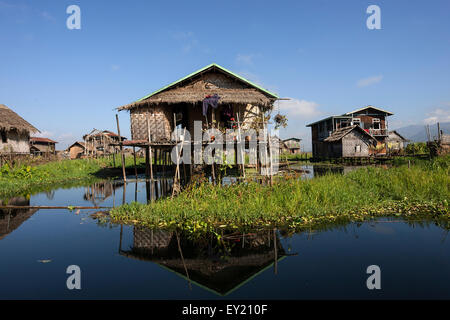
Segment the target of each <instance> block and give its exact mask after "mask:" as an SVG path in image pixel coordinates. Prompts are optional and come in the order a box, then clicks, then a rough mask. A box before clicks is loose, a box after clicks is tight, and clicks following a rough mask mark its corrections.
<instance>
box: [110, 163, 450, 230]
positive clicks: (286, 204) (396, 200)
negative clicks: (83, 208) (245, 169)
mask: <svg viewBox="0 0 450 320" xmlns="http://www.w3.org/2000/svg"><path fill="white" fill-rule="evenodd" d="M449 163H450V158H449V157H445V158H440V159H437V160H434V161H431V162H430V161H426V162H425V161H424V162H419V163H418V164H416V165H413V166H412V167H411V168H408V166H400V167H393V168H389V169H383V168H374V167H370V168H363V169H359V170H356V171H353V172H350V173H349V174H347V175H336V174H329V175H326V176H322V177H319V178H314V179H312V180H299V179H292V178H289V177H286V178H284V179H281V180H282V181H278V183H276V184H275V185H274V186H273V187H270V186H263V185H261V184H258V183H256V182H249V183H246V184H240V185H233V186H229V187H217V186H212V185H210V184H207V183H205V184H201V185H196V186H191V187H190V188H189V189H187V190H185V191H184V192H182V193H181V194H180V195H179V196H177V197H175V198H173V199H162V200H158V201H156V202H154V203H152V204H149V205H144V204H138V203H132V204H129V205H124V206H121V207H119V208H115V209H113V210H112V211H111V212H110V215H111V217H112V219H113V220H115V221H118V222H124V223H133V224H142V225H146V226H156V227H179V228H184V229H192V230H194V229H195V230H199V229H205V230H210V229H211V228H217V227H223V228H225V227H233V228H243V227H274V226H278V227H279V226H289V227H292V228H297V227H303V226H308V225H313V224H319V223H329V222H337V221H344V220H345V221H355V220H364V219H367V218H371V217H374V216H386V215H400V216H402V217H405V218H408V217H417V216H419V215H420V216H426V217H433V218H440V219H441V218H442V219H446V221H449V220H450V219H449V218H450V215H449V210H448V201H449V200H450V190H449V186H450V178H449Z"/></svg>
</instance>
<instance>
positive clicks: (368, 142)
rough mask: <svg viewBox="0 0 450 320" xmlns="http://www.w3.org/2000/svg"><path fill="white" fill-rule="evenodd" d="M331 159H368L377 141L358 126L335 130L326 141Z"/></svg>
mask: <svg viewBox="0 0 450 320" xmlns="http://www.w3.org/2000/svg"><path fill="white" fill-rule="evenodd" d="M324 143H325V144H324V146H326V148H327V150H325V151H326V154H327V157H329V158H348V157H368V156H369V155H370V152H371V151H370V150H371V148H372V147H375V146H376V145H377V140H376V139H375V138H374V137H373V136H372V135H370V134H369V133H368V132H367V131H365V130H363V129H362V128H361V127H360V126H358V125H353V126H350V127H344V128H340V129H337V130H335V131H334V132H333V133H331V135H330V136H328V137H327V138H325V139H324Z"/></svg>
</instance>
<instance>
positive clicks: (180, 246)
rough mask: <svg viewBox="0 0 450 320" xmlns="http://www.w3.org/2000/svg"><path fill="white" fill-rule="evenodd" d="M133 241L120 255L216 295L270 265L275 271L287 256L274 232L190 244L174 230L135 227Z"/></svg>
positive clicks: (248, 278)
mask: <svg viewBox="0 0 450 320" xmlns="http://www.w3.org/2000/svg"><path fill="white" fill-rule="evenodd" d="M133 239H134V240H133V246H132V248H131V249H130V250H128V251H126V250H122V249H121V248H120V249H119V250H120V254H121V255H124V256H126V257H129V258H134V259H138V260H144V261H150V262H154V263H156V264H158V265H160V266H162V267H164V268H167V269H168V270H169V271H172V272H175V273H176V274H177V275H179V276H181V277H183V278H185V279H186V280H188V282H189V284H190V283H191V282H193V283H195V284H197V285H198V286H200V287H202V288H204V289H207V290H209V291H213V292H214V293H216V294H219V295H228V294H230V293H231V292H232V291H234V290H236V289H237V288H239V287H240V286H242V285H243V284H244V283H246V282H248V281H249V280H251V279H252V278H253V277H255V276H257V275H258V274H260V273H261V272H263V271H264V270H266V269H268V268H269V267H271V266H274V269H275V272H277V264H278V261H279V260H280V259H282V258H284V257H285V256H286V253H285V251H284V249H283V247H282V245H281V243H280V240H279V239H278V236H277V233H276V232H274V231H266V232H259V233H257V234H246V235H242V234H233V235H228V236H227V235H224V236H223V244H218V241H217V239H216V238H215V237H214V236H213V235H212V234H211V237H209V236H207V237H202V238H201V239H200V240H195V241H193V240H190V239H188V238H187V237H185V236H183V235H182V234H181V235H178V234H177V233H176V232H175V231H162V230H152V229H146V228H142V227H134V232H133ZM120 243H121V246H122V239H121V241H120ZM274 243H275V245H274Z"/></svg>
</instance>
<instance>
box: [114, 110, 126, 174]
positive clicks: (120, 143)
mask: <svg viewBox="0 0 450 320" xmlns="http://www.w3.org/2000/svg"><path fill="white" fill-rule="evenodd" d="M116 122H117V133H118V135H119V145H120V152H121V154H122V173H123V181H124V182H125V183H126V182H127V175H126V173H125V154H124V153H123V143H122V139H121V135H120V126H119V115H117V114H116Z"/></svg>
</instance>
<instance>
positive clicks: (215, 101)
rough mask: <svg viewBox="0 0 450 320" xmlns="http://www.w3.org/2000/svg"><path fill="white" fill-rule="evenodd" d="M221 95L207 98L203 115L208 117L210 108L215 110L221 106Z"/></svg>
mask: <svg viewBox="0 0 450 320" xmlns="http://www.w3.org/2000/svg"><path fill="white" fill-rule="evenodd" d="M219 99H220V97H219V95H217V94H215V95H213V96H207V97H206V98H205V99H204V100H203V115H204V116H205V117H206V116H207V114H208V107H209V106H211V107H213V108H214V109H217V107H218V106H219Z"/></svg>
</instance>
